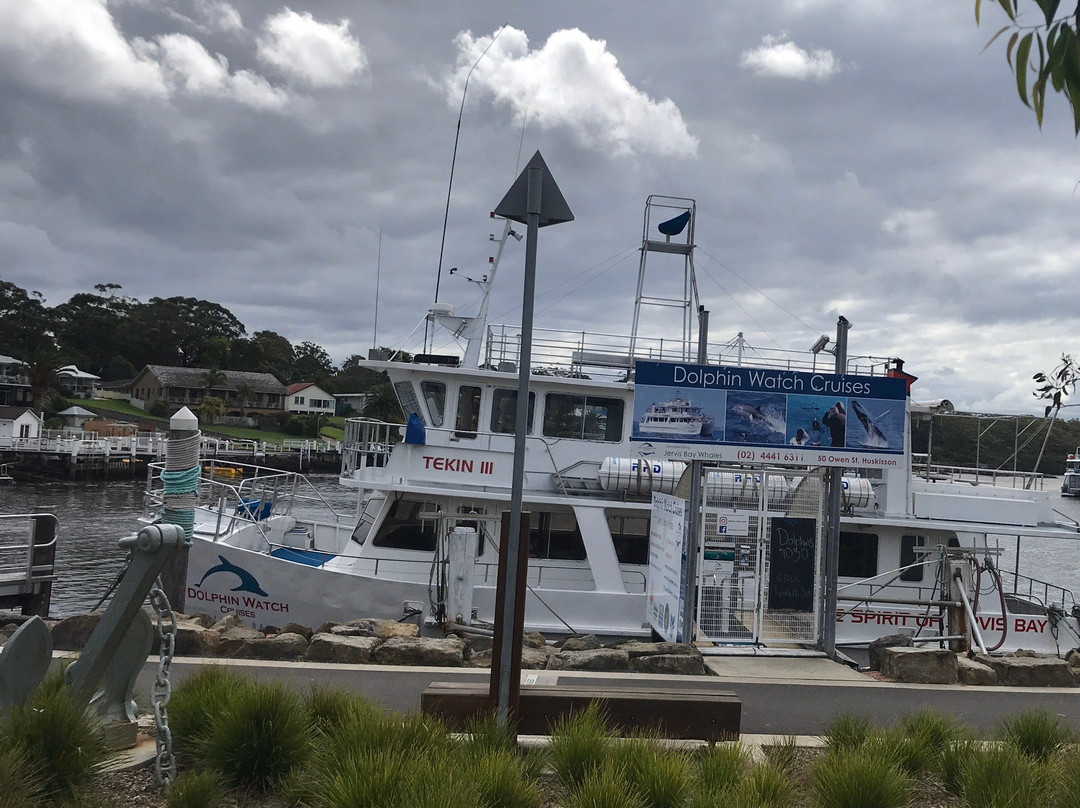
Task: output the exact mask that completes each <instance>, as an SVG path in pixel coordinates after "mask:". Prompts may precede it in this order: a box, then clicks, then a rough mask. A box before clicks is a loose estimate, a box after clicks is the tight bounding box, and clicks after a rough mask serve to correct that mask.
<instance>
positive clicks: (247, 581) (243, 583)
mask: <svg viewBox="0 0 1080 808" xmlns="http://www.w3.org/2000/svg"><path fill="white" fill-rule="evenodd" d="M218 561H220V562H221V563H220V564H215V565H214V566H213V567H211V568H210V569H208V570H207V571H206V574H205V575H203V577H202V581H199V584H198V585H199V586H200V587H201V586H202V585H203V581H205V580H206V579H207V578H209V577H210V576H211V575H213V574H214V573H216V572H231V573H232V574H233V575H235V576H236V577H237V578H239V579H240V585H239V586H234V587H233V588H232V589H231V590H230V591H232V592H250V593H251V594H253V595H258V596H259V597H261V598H268V597H270V596H269V595H268V594H267V593H266V592H263V589H262V587H261V586H259V582H258V581H257V580H255V576H254V575H252V574H251V573H250V572H248V571H247V570H246V569H244V568H243V567H238V566H236V565H235V564H233V563H231V562H230V561H229V560H228V559H227V558H225V556H220V555H219V556H218Z"/></svg>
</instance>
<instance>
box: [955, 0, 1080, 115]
mask: <svg viewBox="0 0 1080 808" xmlns="http://www.w3.org/2000/svg"><path fill="white" fill-rule="evenodd" d="M1032 1H1033V2H1034V3H1035V4H1036V5H1037V6H1038V7H1039V9H1040V10H1041V12H1042V16H1043V20H1044V22H1042V23H1039V24H1037V25H1022V24H1021V17H1022V14H1021V11H1020V3H1021V0H997V4H998V5H999V6H1001V8H1002V9H1003V10H1004V12H1005V14H1006V16H1007V17H1008V18H1009V22H1010V24H1009V25H1006V26H1004V27H1003V28H1001V29H1000V30H999V31H998V32H997V33H995V34H994V35H993V36H992V37H990V40H989V41H988V42H987V43H986V47H984V48H983V50H984V51H985V50H986V48H989V47H990V46H991V45H992V44H993V43H994V42H995V41H996V40H997V39H998V37H1000V36H1001V35H1002V34H1004V33H1006V32H1009V31H1011V32H1012V35H1011V36H1010V37H1009V42H1008V45H1007V46H1006V48H1005V59H1006V61H1007V62H1008V64H1009V67H1010V68H1012V69H1013V70H1014V72H1015V73H1016V91H1017V93H1018V94H1019V96H1020V100H1021V101H1022V102H1023V103H1024V105H1025V106H1026V107H1028V108H1029V109H1031V110H1033V111H1034V112H1035V120H1036V121H1037V122H1038V124H1039V128H1040V129H1041V128H1042V122H1043V110H1044V105H1045V102H1046V88H1047V85H1049V86H1050V87H1052V88H1053V90H1054V91H1055V92H1058V93H1061V94H1062V95H1063V96H1064V97H1065V100H1066V101H1068V102H1069V106H1070V107H1071V108H1072V113H1073V131H1074V133H1075V134H1077V135H1080V37H1078V36H1077V30H1078V29H1080V2H1078V3H1077V6H1076V8H1075V9H1074V10H1073V12H1072V13H1071V14H1067V15H1065V16H1064V17H1061V18H1059V19H1055V18H1056V17H1057V13H1058V7H1059V6H1060V5H1061V0H1032ZM981 11H982V0H975V23H976V24H980V22H981V20H980V15H981ZM1025 32H1026V33H1025ZM1033 51H1034V53H1037V54H1038V59H1039V61H1038V65H1036V64H1035V63H1034V59H1033ZM1014 55H1015V57H1016V60H1015V62H1014V61H1013V56H1014Z"/></svg>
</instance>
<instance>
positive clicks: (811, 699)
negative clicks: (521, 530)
mask: <svg viewBox="0 0 1080 808" xmlns="http://www.w3.org/2000/svg"><path fill="white" fill-rule="evenodd" d="M203 664H218V665H221V664H228V665H229V667H230V668H233V669H235V670H238V671H243V672H246V673H248V674H250V675H252V676H254V677H256V678H258V679H264V680H276V681H281V682H285V683H286V684H288V685H289V686H291V687H296V688H297V689H306V688H308V687H310V686H311V685H312V684H320V685H328V686H331V687H338V688H342V689H346V690H352V691H355V692H358V693H362V694H363V695H364V696H365V697H366V698H368V699H370V700H371V701H373V702H375V703H376V704H379V705H381V706H382V707H384V708H386V709H388V710H396V711H399V712H410V711H414V710H417V709H419V707H420V694H421V693H422V692H423V690H424V688H426V687H427V686H428V685H429V684H431V683H432V682H487V681H489V677H490V674H489V672H488V670H487V669H481V668H415V667H392V666H384V665H330V664H321V663H309V662H257V661H250V660H227V661H223V660H220V659H205V660H203V659H194V658H188V657H177V658H176V659H175V660H174V662H173V667H172V671H173V677H172V678H173V681H174V684H175V683H178V682H180V681H182V680H183V677H184V676H185V674H187V673H190V672H191V671H192V670H194V669H195V668H197V667H198V666H200V665H203ZM706 664H708V666H709V667H710V668H711V669H712V670H713V671H714V672H715V673H716V674H717V676H716V677H700V676H651V675H646V674H629V673H577V672H567V671H523V672H522V682H523V686H524V687H528V685H529V684H538V685H557V684H566V685H571V684H572V685H595V686H596V687H597V688H598V689H600V690H605V689H606V690H610V689H615V688H628V687H648V686H655V685H657V684H660V683H662V684H664V685H665V686H669V687H673V688H690V687H702V686H703V685H704V686H709V687H716V688H717V689H720V690H727V691H731V692H734V693H735V694H736V695H738V696H739V699H740V700H741V701H742V730H743V732H744V733H748V734H764V735H820V734H821V732H822V730H823V728H824V727H825V726H826V725H827V724H828V723H829V722H830V721H831V720H832V718H833V717H834V716H835V715H836V714H837V713H839V712H853V713H860V714H864V715H868V716H870V717H871V718H872V719H873V720H874V721H875V722H877V723H880V724H885V723H889V722H891V721H893V720H894V719H895V718H897V717H898V716H901V715H903V714H905V713H911V712H915V711H917V710H921V709H924V708H930V709H934V710H937V711H939V712H944V713H949V714H951V715H953V716H955V717H957V718H958V719H960V720H961V721H963V722H964V723H965V724H968V725H969V726H972V727H975V728H977V729H981V730H987V729H990V728H992V727H993V726H994V725H995V724H996V723H997V722H998V721H999V720H1000V719H1001V717H1002V716H1004V715H1007V714H1009V713H1015V712H1019V711H1021V710H1030V709H1045V710H1048V711H1050V712H1051V713H1055V714H1057V715H1061V716H1063V717H1064V718H1065V719H1066V720H1068V721H1069V722H1070V723H1072V725H1073V727H1074V728H1075V729H1077V730H1078V731H1080V688H1016V687H966V686H961V685H902V684H895V683H891V682H879V681H876V680H874V679H871V678H869V677H868V676H865V675H863V674H861V673H859V672H857V671H855V670H852V669H851V668H848V667H846V666H844V665H839V664H837V663H834V662H831V661H830V660H827V659H824V658H806V657H803V658H778V657H754V656H735V657H706ZM156 668H157V658H156V657H151V658H150V660H149V661H148V662H147V665H146V666H145V667H144V669H143V672H142V674H140V677H139V682H138V685H137V687H138V690H139V692H144V693H146V692H149V686H150V682H151V681H152V680H153V676H154V673H155V671H156Z"/></svg>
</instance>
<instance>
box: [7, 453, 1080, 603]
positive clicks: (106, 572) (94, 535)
mask: <svg viewBox="0 0 1080 808" xmlns="http://www.w3.org/2000/svg"><path fill="white" fill-rule="evenodd" d="M308 479H309V480H311V482H312V483H313V485H315V487H316V488H317V489H318V491H319V492H320V494H322V496H323V497H324V498H325V499H326V500H327V502H329V503H330V504H331V505H332V506H333V507H334V508H336V509H337V510H338V511H339V512H342V513H346V514H349V513H353V511H354V509H355V505H356V492H355V491H354V490H353V489H349V488H345V487H344V486H342V485H340V484H339V483H338V481H337V477H336V476H335V475H332V474H314V475H308ZM1059 485H1060V481H1057V480H1052V479H1051V480H1047V483H1046V487H1047V489H1048V490H1050V491H1052V492H1054V493H1053V494H1052V495H1051V496H1052V497H1053V498H1054V500H1055V504H1054V507H1055V509H1056V510H1057V511H1058V512H1059V514H1060V517H1061V518H1062V519H1063V520H1066V521H1068V520H1072V521H1076V522H1077V523H1080V500H1076V499H1071V498H1068V497H1060V498H1059V497H1058V494H1057V493H1056V492H1057V490H1058V487H1059ZM145 488H146V483H145V481H135V480H88V481H82V482H79V483H67V482H56V483H21V484H17V485H9V486H0V513H8V514H10V513H30V512H36V513H51V514H54V515H55V516H56V517H57V519H59V522H60V527H59V535H58V542H57V551H56V573H57V577H58V580H57V583H56V584H55V585H54V587H53V595H52V616H54V617H65V616H69V615H72V614H79V613H82V612H86V611H89V610H90V609H91V608H93V607H94V606H95V605H96V604H97V603H98V601H99V599H100V598H101V597H102V595H103V594H104V593H105V591H106V589H107V588H108V586H109V584H110V583H111V582H112V581H113V579H114V578H115V577H116V575H117V573H118V572H119V570H120V569H121V567H122V566H123V561H124V558H125V555H126V553H125V552H124V551H122V550H120V549H119V548H118V547H117V545H116V542H117V539H119V538H121V537H122V536H127V535H130V534H131V533H133V532H134V530H135V528H136V521H135V520H136V519H137V518H138V516H139V515H140V514H141V513H142V510H143V491H144V490H145ZM297 513H302V509H301V508H298V509H297ZM1001 548H1002V553H1001V557H1000V560H999V562H998V563H999V566H1000V567H1001V568H1002V569H1005V570H1010V571H1011V570H1013V569H1014V564H1015V558H1016V553H1015V539H1013V538H1003V539H1002V542H1001ZM1019 571H1020V573H1021V574H1022V575H1027V576H1030V577H1032V578H1037V579H1039V580H1043V581H1047V582H1049V583H1053V584H1057V585H1058V586H1063V587H1065V588H1067V589H1070V590H1072V592H1073V594H1074V595H1075V596H1076V597H1077V598H1078V599H1080V533H1078V534H1077V537H1076V540H1075V541H1074V542H1069V543H1067V544H1066V543H1064V542H1058V541H1046V540H1039V539H1025V540H1024V543H1023V545H1022V546H1021V550H1020V566H1019Z"/></svg>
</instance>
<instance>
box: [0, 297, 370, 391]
mask: <svg viewBox="0 0 1080 808" xmlns="http://www.w3.org/2000/svg"><path fill="white" fill-rule="evenodd" d="M0 353H6V354H8V355H10V356H12V357H14V358H16V359H19V360H21V361H23V362H25V363H26V364H27V365H28V367H29V369H30V374H31V376H33V375H34V374H35V373H37V374H48V373H50V372H51V371H54V370H55V369H56V368H57V367H60V366H62V365H67V364H74V365H78V366H79V369H80V370H85V371H89V372H90V373H93V374H95V375H97V376H100V377H101V378H102V379H103V380H104V381H115V380H120V379H130V378H133V377H134V376H135V375H136V374H137V373H138V372H139V371H140V370H141V369H142V368H143V367H144V366H145V365H168V366H174V367H201V368H213V369H217V370H239V371H252V372H257V373H270V374H272V375H273V376H275V377H276V378H277V379H278V381H280V382H282V383H283V384H286V385H287V384H292V383H295V382H313V383H315V384H317V385H319V386H320V387H322V388H323V389H324V390H326V391H328V392H331V393H352V392H364V391H367V390H369V389H371V388H372V387H374V386H376V385H378V384H379V383H380V382H382V381H383V379H382V378H381V376H380V375H379V374H377V373H374V372H372V371H370V370H366V369H363V368H361V367H359V362H360V361H361V360H362V359H364V358H365V357H363V356H360V355H359V354H354V355H352V356H349V357H348V358H347V359H346V360H345V361H344V362H343V363H342V364H341V366H340V367H335V366H334V363H333V362H332V361H331V359H330V356H329V354H327V352H326V351H325V350H324V349H323V348H322V346H320V345H318V344H316V343H314V342H309V341H303V342H300V343H298V344H293V343H291V342H290V341H289V340H288V339H287V338H285V337H283V336H282V335H281V334H278V333H276V332H274V331H270V330H263V331H255V332H254V333H252V334H250V335H249V334H248V333H247V329H246V327H245V326H244V324H243V323H242V322H240V320H239V319H238V318H237V317H236V316H235V315H234V314H233V313H232V312H230V311H229V310H228V309H227V308H225V307H224V306H222V305H220V304H218V303H212V302H210V301H207V300H199V299H197V298H194V297H168V298H160V297H152V298H150V300H148V301H145V302H144V301H141V300H138V299H136V298H134V297H130V296H128V295H124V294H122V287H121V286H120V285H119V284H115V283H103V284H97V285H96V286H95V287H94V291H93V292H79V293H77V294H75V295H72V296H71V298H70V299H69V300H67V301H66V302H64V303H59V304H57V305H55V306H48V305H46V301H45V299H44V298H43V297H42V295H41V294H40V293H39V292H35V291H27V290H25V289H23V288H21V287H19V286H18V285H16V284H14V283H11V282H9V281H5V280H3V279H0Z"/></svg>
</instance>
